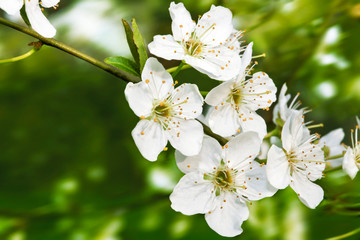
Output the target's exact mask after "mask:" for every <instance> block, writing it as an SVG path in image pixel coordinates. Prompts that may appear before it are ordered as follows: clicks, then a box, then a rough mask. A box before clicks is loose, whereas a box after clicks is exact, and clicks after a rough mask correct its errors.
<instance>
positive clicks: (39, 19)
mask: <svg viewBox="0 0 360 240" xmlns="http://www.w3.org/2000/svg"><path fill="white" fill-rule="evenodd" d="M24 2H25V12H26V16H27V18H28V19H29V22H30V24H31V27H32V28H33V29H34V30H35V31H37V32H38V33H39V34H40V35H42V36H44V37H46V38H52V37H54V36H55V34H56V29H55V28H54V27H53V26H52V25H51V23H50V22H49V20H47V18H46V17H45V16H44V14H43V13H42V11H43V10H44V9H43V7H44V8H54V9H56V8H57V7H58V6H59V5H58V4H59V2H60V0H41V1H39V0H0V8H1V9H3V10H4V11H5V12H7V13H8V14H10V15H14V14H19V13H20V10H21V8H22V7H23V5H24Z"/></svg>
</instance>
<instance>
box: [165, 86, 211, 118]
mask: <svg viewBox="0 0 360 240" xmlns="http://www.w3.org/2000/svg"><path fill="white" fill-rule="evenodd" d="M174 92H175V94H173V95H172V97H173V99H174V100H173V103H174V105H176V107H175V112H176V113H177V116H178V117H184V118H185V117H186V118H196V117H198V116H200V115H201V112H202V105H203V103H204V98H203V97H202V96H201V94H200V91H199V88H198V86H197V85H195V84H182V85H180V86H179V87H177V88H176V89H175V91H174ZM180 113H181V115H180Z"/></svg>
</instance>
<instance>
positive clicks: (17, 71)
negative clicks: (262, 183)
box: [0, 0, 360, 240]
mask: <svg viewBox="0 0 360 240" xmlns="http://www.w3.org/2000/svg"><path fill="white" fill-rule="evenodd" d="M183 2H184V4H185V6H186V7H187V8H188V9H189V10H190V12H191V13H192V15H193V18H195V19H196V18H197V15H198V14H203V13H204V12H206V11H208V9H209V8H210V6H211V4H215V5H223V6H225V7H228V8H230V9H231V11H232V12H233V14H234V24H235V26H236V27H237V29H246V30H247V32H246V35H245V37H244V40H246V41H247V42H250V41H254V43H255V45H254V54H255V55H257V54H262V53H266V55H267V57H266V58H262V59H259V63H260V64H259V66H258V67H257V70H263V71H265V72H267V73H268V74H269V75H270V76H271V77H272V79H273V80H274V82H275V83H276V85H277V86H278V87H279V89H280V87H281V86H282V84H283V83H284V82H286V83H287V85H288V87H289V92H290V93H292V94H293V95H294V94H296V93H297V92H300V93H301V95H300V99H301V101H302V102H303V105H302V106H308V107H309V108H311V109H312V110H313V111H312V112H311V113H309V114H307V115H306V118H307V120H314V123H324V125H325V127H323V128H320V129H316V130H317V131H318V132H319V133H320V134H325V133H327V132H329V131H330V130H332V129H335V128H339V127H342V128H344V131H345V133H346V136H345V139H344V142H345V143H346V144H348V145H349V144H350V134H349V133H350V129H351V128H354V126H355V118H354V117H355V115H359V114H360V47H359V43H360V3H359V1H357V0H294V1H291V0H224V1H212V0H197V1H191V0H184V1H183ZM169 5H170V1H166V0H132V1H124V0H102V1H98V0H73V1H61V3H60V7H59V8H58V10H56V11H55V10H53V9H45V12H46V14H47V16H49V19H50V20H51V22H52V23H53V24H54V25H55V26H56V28H57V29H58V33H57V35H56V39H58V40H60V41H63V42H65V43H67V44H69V45H71V46H73V47H75V48H77V49H79V50H81V51H83V52H86V53H87V54H89V55H91V56H94V57H96V58H98V59H104V58H106V57H109V56H118V55H121V56H127V57H130V51H129V49H128V47H127V44H126V40H125V36H124V32H123V27H122V23H121V19H122V18H125V19H126V20H130V19H131V17H135V18H136V20H137V23H138V25H139V27H140V30H141V31H142V33H143V35H144V38H145V40H146V42H147V43H149V42H151V41H152V37H153V36H154V35H156V34H167V33H170V32H171V27H170V26H171V20H170V16H169V13H168V7H169ZM0 15H1V16H3V17H7V18H9V16H6V14H5V13H4V12H1V13H0ZM9 19H11V20H13V21H17V22H19V23H21V22H22V20H21V19H19V18H18V17H11V18H9ZM34 40H35V39H33V38H31V37H28V36H26V35H24V34H22V33H19V32H16V31H15V30H12V29H10V28H7V27H5V26H1V25H0V59H5V58H10V57H14V56H17V55H20V54H23V53H25V52H27V51H28V50H30V47H28V46H27V44H28V43H30V42H32V41H34ZM164 64H165V65H166V66H167V67H172V66H175V65H176V64H177V63H176V62H164ZM177 80H178V81H179V82H193V83H197V84H198V85H199V87H200V89H201V90H204V91H207V90H210V89H211V88H212V87H214V86H216V85H217V84H218V82H217V81H214V80H210V79H209V78H207V77H206V76H205V75H202V74H200V73H197V72H196V71H195V70H192V69H189V70H184V71H182V72H181V73H180V74H179V75H178V76H177ZM125 85H126V83H125V82H123V81H121V80H119V79H117V78H115V77H113V76H112V75H110V74H108V73H106V72H103V71H102V70H100V69H96V68H95V67H93V66H91V65H89V64H88V63H85V62H83V61H81V60H78V59H76V58H74V57H72V56H69V55H67V54H65V53H63V52H60V51H59V50H56V49H52V48H50V47H46V46H45V47H43V48H42V49H41V51H39V52H37V53H36V54H35V55H33V56H31V57H30V58H28V59H26V60H23V61H21V62H17V63H12V64H4V65H0V239H9V240H25V239H35V240H57V239H59V240H64V239H70V240H88V239H89V240H92V239H94V240H122V239H186V240H188V239H196V240H201V239H222V238H221V237H220V236H219V235H217V234H216V233H215V232H213V231H212V230H211V229H210V228H209V227H208V226H207V224H206V222H205V220H204V219H203V216H202V215H195V216H184V215H182V214H180V213H177V212H175V211H173V210H172V209H171V207H170V201H169V198H168V196H169V194H170V193H171V191H172V188H173V187H174V185H175V184H176V183H177V181H178V180H179V179H180V178H181V176H182V174H181V172H180V171H179V170H178V169H177V168H176V165H175V160H174V151H173V149H172V148H171V147H170V148H169V150H168V151H167V152H164V153H162V154H161V155H160V157H159V159H158V161H157V162H155V163H150V162H148V161H146V160H145V159H143V158H142V156H141V155H140V153H139V152H138V150H137V148H136V146H135V144H134V142H133V140H132V138H131V135H130V132H131V130H132V129H133V128H134V127H135V125H136V122H137V121H138V119H137V117H136V116H135V115H134V114H133V113H132V111H131V109H130V108H129V107H128V104H127V102H126V100H125V97H124V88H125ZM259 112H260V114H261V115H262V116H264V118H265V119H266V120H267V122H268V123H269V125H268V128H269V130H271V129H272V128H273V125H272V123H271V111H270V112H265V111H259ZM318 183H319V184H320V185H321V186H322V187H323V188H324V190H325V200H324V201H323V203H322V204H321V205H320V206H319V207H318V208H317V209H316V210H310V209H308V208H306V207H305V206H304V205H303V204H301V203H300V201H299V200H298V198H297V196H296V194H295V193H294V192H293V191H292V190H291V189H286V190H282V191H279V192H278V193H277V194H276V195H275V196H274V197H272V198H268V199H264V200H261V201H259V202H255V203H253V205H252V206H250V218H249V220H248V221H246V222H245V223H244V224H243V229H244V233H243V234H242V235H240V236H238V237H236V238H235V239H292V240H296V239H299V240H303V239H325V238H330V237H334V236H338V235H342V234H345V233H348V232H351V231H353V230H356V229H358V228H359V227H360V219H359V216H360V205H359V202H360V194H359V193H360V180H359V177H357V178H356V179H355V180H354V181H351V180H350V178H349V177H348V176H346V175H345V174H344V173H343V172H342V171H335V172H331V173H328V174H327V176H326V178H324V179H322V180H321V181H319V182H318ZM338 239H340V238H338ZM347 239H360V233H358V234H354V235H352V236H350V237H349V238H347Z"/></svg>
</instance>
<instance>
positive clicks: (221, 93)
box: [205, 80, 235, 106]
mask: <svg viewBox="0 0 360 240" xmlns="http://www.w3.org/2000/svg"><path fill="white" fill-rule="evenodd" d="M234 84H235V82H234V81H233V80H230V81H226V82H223V83H222V84H220V85H219V86H217V87H215V88H213V89H211V91H210V92H209V93H208V94H207V95H206V98H205V102H206V103H207V104H209V105H211V106H216V105H220V104H221V103H222V102H225V101H226V100H227V99H228V97H229V95H230V94H231V91H232V89H233V87H234Z"/></svg>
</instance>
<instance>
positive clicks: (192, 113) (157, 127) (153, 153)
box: [125, 58, 204, 161]
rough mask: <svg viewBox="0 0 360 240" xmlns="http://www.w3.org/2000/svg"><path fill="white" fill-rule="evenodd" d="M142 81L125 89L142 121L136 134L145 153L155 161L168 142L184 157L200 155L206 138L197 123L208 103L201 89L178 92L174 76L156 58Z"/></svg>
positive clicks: (187, 87) (148, 63)
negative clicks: (203, 106) (197, 118)
mask: <svg viewBox="0 0 360 240" xmlns="http://www.w3.org/2000/svg"><path fill="white" fill-rule="evenodd" d="M141 79H142V81H141V82H139V83H136V84H133V83H128V84H127V86H126V89H125V96H126V99H127V101H128V102H129V105H130V107H131V109H132V110H133V111H134V113H135V114H136V115H137V116H138V117H140V119H141V120H140V121H139V123H138V124H137V125H136V127H135V129H134V130H133V131H132V136H133V138H134V141H135V144H136V146H137V147H138V148H139V150H140V152H141V154H142V155H143V156H144V157H145V158H146V159H148V160H150V161H155V160H156V159H157V156H158V155H159V153H160V152H161V151H163V149H164V148H165V146H166V144H167V141H168V140H169V141H170V143H171V145H172V146H173V147H174V148H176V149H178V150H179V151H180V152H182V153H183V154H184V155H187V156H190V155H195V154H198V153H199V151H200V148H201V143H202V139H203V135H204V133H203V127H202V125H201V124H200V123H199V122H198V121H196V120H195V118H196V117H198V116H199V115H200V114H201V111H202V105H203V101H204V100H203V98H202V96H201V95H200V92H199V89H198V87H197V86H196V85H195V84H182V85H181V86H179V87H177V88H176V89H174V83H173V79H172V77H171V75H170V74H169V73H168V72H167V71H166V70H165V69H164V67H163V66H162V65H161V64H160V63H159V61H158V60H157V59H155V58H149V59H148V60H147V61H146V63H145V66H144V69H143V72H142V75H141Z"/></svg>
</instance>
